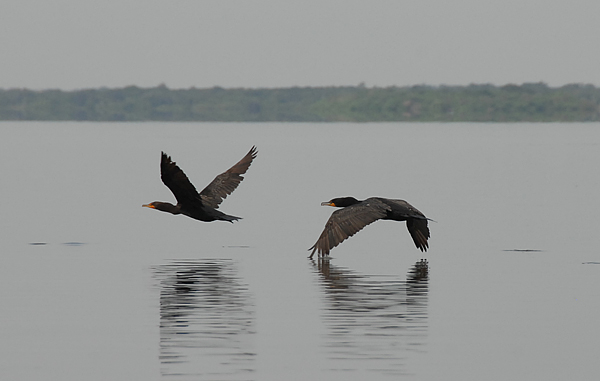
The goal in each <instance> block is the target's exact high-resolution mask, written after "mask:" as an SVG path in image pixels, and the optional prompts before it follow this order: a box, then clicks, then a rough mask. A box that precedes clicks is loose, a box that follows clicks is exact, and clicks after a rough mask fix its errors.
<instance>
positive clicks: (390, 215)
mask: <svg viewBox="0 0 600 381" xmlns="http://www.w3.org/2000/svg"><path fill="white" fill-rule="evenodd" d="M321 205H322V206H324V205H328V206H337V207H341V208H342V209H340V210H336V211H335V212H333V213H332V214H331V217H329V220H328V221H327V223H326V224H325V229H323V233H321V236H319V239H318V240H317V242H316V243H315V244H314V245H313V246H312V247H311V248H310V249H308V250H312V253H311V254H310V257H309V258H312V257H313V255H314V254H315V252H316V253H318V255H319V256H325V255H329V252H330V251H331V249H333V248H334V247H336V246H337V245H339V244H340V243H342V242H343V241H344V240H345V239H346V238H349V237H351V236H353V235H354V234H356V233H357V232H359V231H360V230H361V229H362V228H364V227H365V226H367V225H369V224H370V223H372V222H375V221H377V220H394V221H406V227H407V228H408V232H409V233H410V235H411V237H412V239H413V241H415V245H416V246H417V248H418V249H421V251H427V248H428V247H429V244H428V242H427V239H428V238H429V228H428V227H427V221H428V220H429V219H428V218H427V217H425V215H424V214H423V213H421V212H420V211H418V210H417V208H415V207H414V206H412V205H410V204H409V203H408V202H406V201H404V200H390V199H387V198H381V197H371V198H368V199H366V200H364V201H359V200H357V199H355V198H354V197H341V198H334V199H332V200H330V201H327V202H322V203H321Z"/></svg>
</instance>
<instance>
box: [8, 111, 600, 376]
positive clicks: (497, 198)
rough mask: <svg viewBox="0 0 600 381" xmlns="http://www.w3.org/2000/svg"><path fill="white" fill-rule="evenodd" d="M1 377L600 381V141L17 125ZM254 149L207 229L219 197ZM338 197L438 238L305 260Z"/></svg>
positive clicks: (481, 134)
mask: <svg viewBox="0 0 600 381" xmlns="http://www.w3.org/2000/svg"><path fill="white" fill-rule="evenodd" d="M0 134H1V136H2V139H0V148H1V149H0V155H1V159H2V160H1V161H0V168H1V171H2V172H1V173H2V181H1V182H0V184H1V185H0V190H1V194H2V200H3V201H2V213H1V214H0V230H1V231H2V241H1V243H0V245H1V248H2V255H1V256H0V261H1V263H0V286H1V287H0V298H1V304H0V317H1V319H2V325H1V326H0V338H1V341H0V374H2V376H3V379H4V378H6V379H10V380H61V381H62V380H103V381H104V380H140V381H142V380H143V381H147V380H165V381H166V380H307V379H314V380H319V379H327V380H365V379H369V380H379V379H381V380H385V379H406V380H440V379H465V380H470V379H485V380H507V379H510V380H531V379H543V380H565V379H577V380H592V379H597V378H598V377H599V376H600V365H598V361H597V359H598V357H599V356H600V346H599V345H598V343H599V342H600V327H599V324H598V317H599V316H600V291H599V290H600V250H599V247H600V235H599V234H598V228H599V227H600V217H599V216H600V198H599V197H598V194H600V175H599V174H598V171H597V170H596V167H597V166H598V165H599V164H600V124H459V123H457V124H407V123H403V124H294V123H281V124H280V123H272V124H249V123H248V124H227V123H204V124H200V123H131V124H120V123H26V122H23V123H13V122H4V123H0ZM252 145H257V146H258V149H259V154H258V158H257V159H256V160H255V162H254V163H253V164H252V166H251V167H250V169H249V171H248V173H247V176H246V179H245V180H244V182H243V183H242V184H241V185H240V187H239V188H238V189H237V190H236V191H235V192H234V193H233V194H232V195H231V196H230V197H228V198H227V199H226V200H225V201H224V202H223V203H222V205H221V210H223V211H224V212H225V213H229V214H233V215H236V216H241V217H243V218H244V219H243V220H241V221H239V222H236V223H235V224H229V223H221V222H215V223H209V224H207V223H202V222H199V221H194V220H191V219H189V218H186V217H183V216H172V215H169V214H165V213H160V212H157V211H153V210H150V209H147V208H142V207H141V205H142V204H143V203H148V202H151V201H156V200H160V201H173V200H174V198H173V196H172V194H171V193H170V192H169V190H168V189H167V188H166V187H165V186H164V185H163V184H162V183H161V181H160V174H159V160H160V151H161V150H163V151H166V152H167V153H169V154H170V155H172V157H173V159H174V160H175V161H177V163H178V164H179V165H180V166H181V167H182V169H183V170H184V171H185V172H186V173H187V175H188V177H189V178H190V180H191V181H192V182H193V183H194V184H195V185H196V187H197V188H199V189H202V188H203V187H204V186H205V185H206V184H208V183H209V182H210V181H211V180H212V179H213V178H214V176H215V175H217V174H219V173H221V172H222V171H224V170H225V169H227V168H229V167H230V166H231V165H232V164H234V163H235V162H237V160H239V159H240V158H241V157H242V156H243V155H244V154H245V153H246V152H247V151H248V149H249V148H250V147H251V146H252ZM337 196H355V197H357V198H366V197H370V196H382V197H390V198H403V199H406V200H408V201H409V202H410V203H412V204H413V205H415V206H416V207H417V208H419V209H420V210H421V211H422V212H424V213H425V214H426V215H427V216H428V217H430V218H432V219H434V220H436V221H437V222H435V223H431V224H430V229H431V235H432V237H431V240H430V247H431V249H430V250H429V251H428V252H427V253H421V252H420V251H418V250H417V249H415V247H414V245H413V243H412V240H411V239H410V236H409V234H408V232H407V230H406V227H405V225H404V224H402V223H396V222H390V221H381V222H377V223H375V224H373V225H371V226H368V227H367V228H365V229H364V230H363V231H361V232H360V233H359V234H357V235H356V236H354V237H352V238H351V239H350V240H348V241H346V242H344V243H343V244H342V245H340V246H339V247H337V248H335V249H334V250H333V251H332V256H331V258H330V259H329V260H314V261H311V260H309V259H307V256H308V254H309V252H308V251H307V249H308V248H309V247H310V246H311V245H312V244H313V243H314V242H315V241H316V239H317V237H318V236H319V234H320V232H321V230H322V228H323V226H324V224H325V221H326V220H327V218H328V217H329V215H330V214H331V212H332V211H333V209H332V208H326V207H321V206H320V202H321V201H326V200H329V199H331V198H333V197H337Z"/></svg>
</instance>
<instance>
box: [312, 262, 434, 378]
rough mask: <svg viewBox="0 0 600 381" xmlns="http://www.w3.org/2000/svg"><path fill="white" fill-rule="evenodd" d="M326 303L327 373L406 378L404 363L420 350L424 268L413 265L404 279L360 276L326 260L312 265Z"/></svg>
mask: <svg viewBox="0 0 600 381" xmlns="http://www.w3.org/2000/svg"><path fill="white" fill-rule="evenodd" d="M313 264H314V268H315V270H316V271H317V272H318V274H319V278H320V280H321V286H322V291H323V294H324V296H325V300H326V307H325V311H324V312H323V320H324V322H325V324H326V326H327V328H328V334H327V335H326V337H325V341H326V348H327V349H326V351H327V353H328V354H329V357H330V360H331V365H332V366H331V368H330V370H332V371H345V372H351V371H360V370H368V371H370V372H379V373H382V374H391V375H406V374H409V372H408V371H407V370H406V367H407V364H406V359H407V357H409V356H410V355H411V354H414V353H419V352H423V351H424V345H425V341H426V337H427V298H428V281H429V265H428V263H427V261H426V260H421V261H419V262H417V263H416V264H415V265H414V266H413V267H412V268H411V269H410V271H409V272H408V276H407V279H406V280H398V279H395V277H388V276H385V277H381V276H366V275H359V274H356V273H355V272H353V271H352V270H349V269H346V268H343V267H337V266H334V265H332V264H331V263H330V262H329V259H328V258H327V257H325V258H319V260H318V261H316V262H313Z"/></svg>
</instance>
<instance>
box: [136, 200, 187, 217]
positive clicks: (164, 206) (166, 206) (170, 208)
mask: <svg viewBox="0 0 600 381" xmlns="http://www.w3.org/2000/svg"><path fill="white" fill-rule="evenodd" d="M142 207H145V208H151V209H156V210H160V211H161V212H169V213H173V214H179V211H178V210H177V207H176V206H175V205H173V204H170V203H168V202H161V201H154V202H151V203H149V204H144V205H142Z"/></svg>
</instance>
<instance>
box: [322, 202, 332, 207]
mask: <svg viewBox="0 0 600 381" xmlns="http://www.w3.org/2000/svg"><path fill="white" fill-rule="evenodd" d="M321 206H335V204H334V203H333V202H331V201H324V202H322V203H321Z"/></svg>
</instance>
